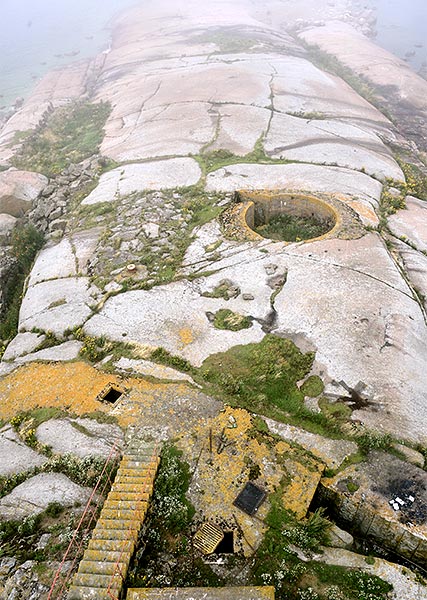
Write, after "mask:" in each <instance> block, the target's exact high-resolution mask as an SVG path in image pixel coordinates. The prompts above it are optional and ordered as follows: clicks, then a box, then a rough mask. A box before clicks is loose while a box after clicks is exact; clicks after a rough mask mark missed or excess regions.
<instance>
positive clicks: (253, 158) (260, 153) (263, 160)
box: [194, 136, 296, 175]
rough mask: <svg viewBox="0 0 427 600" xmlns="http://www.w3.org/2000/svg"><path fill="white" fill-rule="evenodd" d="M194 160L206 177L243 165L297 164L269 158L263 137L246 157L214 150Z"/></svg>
mask: <svg viewBox="0 0 427 600" xmlns="http://www.w3.org/2000/svg"><path fill="white" fill-rule="evenodd" d="M194 158H195V159H196V160H197V161H198V163H199V165H200V167H201V169H202V171H203V173H204V174H205V175H206V174H208V173H211V172H212V171H216V170H217V169H221V168H222V167H227V166H229V165H236V164H241V163H250V164H259V163H260V164H280V165H283V164H287V163H290V162H296V161H289V160H285V159H281V158H280V159H279V158H271V156H268V154H266V153H265V150H264V146H263V136H261V137H260V138H259V139H258V140H257V142H256V144H255V146H254V149H253V150H252V152H249V153H248V154H245V155H244V156H237V155H236V154H233V153H232V152H230V151H229V150H213V151H210V152H202V153H201V154H199V155H197V156H194Z"/></svg>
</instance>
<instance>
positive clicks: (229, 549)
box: [215, 531, 234, 554]
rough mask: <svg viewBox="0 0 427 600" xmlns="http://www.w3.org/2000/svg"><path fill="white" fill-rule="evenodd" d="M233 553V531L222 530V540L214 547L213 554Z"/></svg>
mask: <svg viewBox="0 0 427 600" xmlns="http://www.w3.org/2000/svg"><path fill="white" fill-rule="evenodd" d="M233 553H234V531H224V537H223V539H222V541H221V542H220V543H219V544H218V546H217V547H216V548H215V554H233Z"/></svg>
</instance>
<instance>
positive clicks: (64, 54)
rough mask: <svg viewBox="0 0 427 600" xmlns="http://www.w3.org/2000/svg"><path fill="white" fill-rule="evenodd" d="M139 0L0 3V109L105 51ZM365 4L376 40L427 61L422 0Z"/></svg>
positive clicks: (414, 63) (413, 62) (426, 2)
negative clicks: (53, 74)
mask: <svg viewBox="0 0 427 600" xmlns="http://www.w3.org/2000/svg"><path fill="white" fill-rule="evenodd" d="M143 1H144V0H0V110H1V109H2V108H3V107H8V106H10V105H11V104H13V102H14V101H15V99H16V98H17V97H18V96H24V97H26V96H28V94H29V93H30V92H31V89H32V88H33V86H34V84H35V83H36V82H37V81H39V80H40V78H41V77H42V76H43V75H44V74H45V73H46V72H47V71H49V70H50V69H52V68H55V67H60V66H61V65H65V64H67V63H70V62H73V61H76V60H78V59H79V58H86V57H89V56H94V55H96V54H97V53H98V52H100V51H103V50H106V49H107V48H108V45H109V41H110V27H111V24H112V23H113V22H114V17H115V16H117V15H118V14H120V13H121V12H122V11H123V10H124V9H126V8H128V7H130V6H133V5H134V4H137V3H140V2H143ZM171 1H173V0H171ZM204 1H206V2H207V1H208V0H204ZM232 1H233V0H230V2H232ZM295 1H296V2H297V1H298V0H295ZM366 5H367V6H375V7H377V10H376V13H377V18H378V23H377V30H378V36H377V38H376V42H377V43H378V44H379V45H381V46H383V47H385V48H387V49H388V50H390V51H392V52H393V53H395V54H396V55H397V56H399V57H401V58H405V54H406V53H408V52H409V53H414V54H413V55H411V56H407V57H406V58H407V61H408V64H409V65H410V66H411V67H412V68H414V69H415V70H418V69H419V68H420V66H421V65H422V63H423V62H424V61H427V0H366ZM421 44H422V47H420V45H421Z"/></svg>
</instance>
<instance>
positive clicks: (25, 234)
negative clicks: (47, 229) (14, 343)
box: [0, 225, 43, 340]
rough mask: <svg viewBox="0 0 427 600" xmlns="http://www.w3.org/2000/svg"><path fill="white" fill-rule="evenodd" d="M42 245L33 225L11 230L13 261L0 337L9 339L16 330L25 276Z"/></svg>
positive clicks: (40, 235) (41, 240) (39, 234)
mask: <svg viewBox="0 0 427 600" xmlns="http://www.w3.org/2000/svg"><path fill="white" fill-rule="evenodd" d="M42 246H43V235H42V234H41V233H40V232H39V231H38V230H37V229H36V228H35V227H34V226H33V225H23V226H21V227H16V228H15V229H14V230H13V232H12V238H11V251H10V255H11V257H12V260H13V261H14V265H13V267H12V272H11V275H10V276H9V278H8V280H7V285H6V289H5V294H4V300H3V306H4V308H3V315H2V320H1V323H0V339H2V340H10V339H11V338H13V337H15V335H16V334H17V332H18V330H17V328H18V319H19V309H20V306H21V301H22V293H23V289H24V284H25V278H26V277H27V275H28V274H29V272H30V271H31V267H32V266H33V262H34V258H35V256H36V254H37V252H38V251H39V250H40V248H41V247H42Z"/></svg>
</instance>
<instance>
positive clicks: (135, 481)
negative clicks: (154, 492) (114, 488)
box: [114, 473, 153, 490]
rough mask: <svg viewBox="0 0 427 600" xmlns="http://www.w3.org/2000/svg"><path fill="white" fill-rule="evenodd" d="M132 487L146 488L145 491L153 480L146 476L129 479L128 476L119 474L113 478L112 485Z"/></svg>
mask: <svg viewBox="0 0 427 600" xmlns="http://www.w3.org/2000/svg"><path fill="white" fill-rule="evenodd" d="M122 484H125V485H126V484H127V485H133V486H135V487H137V488H140V489H141V488H142V489H144V488H147V490H148V489H149V488H150V487H151V486H152V485H153V480H152V479H151V478H150V477H147V476H146V475H141V477H136V476H135V477H129V476H128V475H122V474H121V473H120V474H119V475H118V476H117V477H116V478H115V480H114V485H122Z"/></svg>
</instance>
